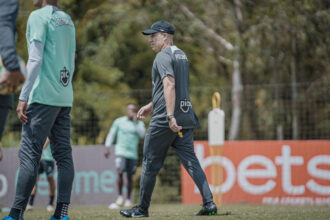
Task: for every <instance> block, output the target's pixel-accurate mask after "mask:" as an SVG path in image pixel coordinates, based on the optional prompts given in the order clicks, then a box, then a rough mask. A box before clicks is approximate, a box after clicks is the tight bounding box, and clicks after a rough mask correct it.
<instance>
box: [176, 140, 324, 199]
mask: <svg viewBox="0 0 330 220" xmlns="http://www.w3.org/2000/svg"><path fill="white" fill-rule="evenodd" d="M195 152H196V155H197V157H198V159H199V161H200V163H201V166H202V168H203V169H204V171H205V173H206V176H207V179H208V180H210V177H211V166H210V165H211V164H212V163H215V164H218V165H219V166H218V169H219V170H220V169H221V166H222V167H223V168H222V169H223V184H222V185H221V186H212V185H211V186H210V187H211V190H212V191H213V192H214V191H215V193H219V192H220V190H221V191H222V199H223V200H222V202H223V204H228V203H241V202H247V203H259V204H310V205H314V204H315V205H324V204H328V205H329V204H330V141H328V140H324V141H323V140H315V141H227V142H225V145H224V152H223V156H214V157H210V152H209V146H208V142H207V141H195ZM220 164H221V166H220ZM181 171H182V172H181V174H182V175H181V179H182V181H181V187H182V202H183V203H186V204H202V199H201V195H200V193H199V191H198V189H197V187H196V186H195V185H194V183H193V181H192V179H191V177H190V176H189V174H188V173H187V172H186V171H185V169H184V168H183V167H182V166H181ZM219 172H220V171H219ZM209 183H210V181H209Z"/></svg>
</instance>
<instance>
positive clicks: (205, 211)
mask: <svg viewBox="0 0 330 220" xmlns="http://www.w3.org/2000/svg"><path fill="white" fill-rule="evenodd" d="M217 211H218V210H217V206H216V205H215V204H214V202H209V203H207V204H205V205H203V207H202V209H201V210H200V211H199V212H198V213H197V214H196V215H216V214H217Z"/></svg>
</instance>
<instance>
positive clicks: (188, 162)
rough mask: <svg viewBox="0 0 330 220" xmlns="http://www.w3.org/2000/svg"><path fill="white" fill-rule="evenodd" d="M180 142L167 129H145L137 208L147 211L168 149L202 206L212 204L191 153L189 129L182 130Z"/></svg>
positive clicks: (192, 145)
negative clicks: (173, 150)
mask: <svg viewBox="0 0 330 220" xmlns="http://www.w3.org/2000/svg"><path fill="white" fill-rule="evenodd" d="M182 133H183V137H182V138H180V137H179V136H178V134H177V133H174V132H173V131H172V130H171V129H169V128H158V127H157V128H156V127H149V129H148V132H147V134H146V137H145V140H144V147H143V164H142V174H141V181H140V203H139V206H140V207H141V208H142V209H144V210H147V209H148V208H149V206H150V199H151V195H152V191H153V189H154V186H155V182H156V176H157V173H158V171H159V169H160V168H161V167H162V166H163V163H164V160H165V157H166V153H167V151H168V148H169V147H170V146H173V147H174V149H175V150H176V152H177V154H178V156H179V159H180V161H181V163H182V164H183V166H184V168H185V169H186V170H187V172H188V173H189V174H190V176H191V177H192V178H193V180H194V182H195V184H196V185H197V187H198V189H199V191H200V192H201V194H202V197H203V203H204V204H205V203H208V202H211V201H213V196H212V193H211V190H210V188H209V184H208V182H207V179H206V176H205V173H204V171H203V170H202V168H201V166H200V163H199V161H198V159H197V157H196V155H195V152H194V134H193V129H187V130H183V131H182Z"/></svg>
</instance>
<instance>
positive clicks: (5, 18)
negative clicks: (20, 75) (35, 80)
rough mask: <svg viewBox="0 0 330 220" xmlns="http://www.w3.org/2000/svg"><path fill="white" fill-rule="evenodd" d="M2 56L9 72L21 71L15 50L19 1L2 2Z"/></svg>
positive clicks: (0, 37) (0, 23) (0, 32)
mask: <svg viewBox="0 0 330 220" xmlns="http://www.w3.org/2000/svg"><path fill="white" fill-rule="evenodd" d="M0 5H1V6H0V56H1V58H2V62H3V65H4V66H5V67H6V69H7V70H8V71H15V70H19V63H18V59H17V53H16V48H15V25H16V17H17V12H18V1H8V0H1V1H0Z"/></svg>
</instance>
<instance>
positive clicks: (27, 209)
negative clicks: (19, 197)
mask: <svg viewBox="0 0 330 220" xmlns="http://www.w3.org/2000/svg"><path fill="white" fill-rule="evenodd" d="M32 209H33V206H32V205H30V204H28V205H27V206H26V209H25V210H26V211H31V210H32Z"/></svg>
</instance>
